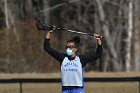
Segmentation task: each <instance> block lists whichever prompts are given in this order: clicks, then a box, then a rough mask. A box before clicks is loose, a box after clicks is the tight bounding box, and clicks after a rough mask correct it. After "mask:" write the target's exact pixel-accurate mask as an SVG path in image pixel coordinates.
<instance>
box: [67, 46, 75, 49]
mask: <svg viewBox="0 0 140 93" xmlns="http://www.w3.org/2000/svg"><path fill="white" fill-rule="evenodd" d="M67 48H70V49H72V48H76V46H66V49H67Z"/></svg>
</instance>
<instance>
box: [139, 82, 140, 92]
mask: <svg viewBox="0 0 140 93" xmlns="http://www.w3.org/2000/svg"><path fill="white" fill-rule="evenodd" d="M139 93H140V81H139Z"/></svg>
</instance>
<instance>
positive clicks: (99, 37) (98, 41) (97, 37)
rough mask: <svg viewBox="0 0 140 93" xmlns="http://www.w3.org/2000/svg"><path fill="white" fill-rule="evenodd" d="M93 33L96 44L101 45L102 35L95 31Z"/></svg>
mask: <svg viewBox="0 0 140 93" xmlns="http://www.w3.org/2000/svg"><path fill="white" fill-rule="evenodd" d="M93 35H94V38H95V39H96V40H97V44H98V45H101V44H102V42H101V38H102V36H101V35H99V34H96V33H94V34H93Z"/></svg>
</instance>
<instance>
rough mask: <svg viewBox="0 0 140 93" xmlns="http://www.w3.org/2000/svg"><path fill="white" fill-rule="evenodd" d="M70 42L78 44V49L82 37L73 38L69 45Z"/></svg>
mask: <svg viewBox="0 0 140 93" xmlns="http://www.w3.org/2000/svg"><path fill="white" fill-rule="evenodd" d="M69 42H74V43H75V44H76V47H77V48H78V47H79V44H80V37H79V36H76V37H74V38H72V39H71V40H69V41H67V43H69Z"/></svg>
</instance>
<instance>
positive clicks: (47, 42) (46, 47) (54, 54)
mask: <svg viewBox="0 0 140 93" xmlns="http://www.w3.org/2000/svg"><path fill="white" fill-rule="evenodd" d="M54 29H55V27H54V28H53V29H52V30H51V31H48V32H47V34H46V37H45V42H44V50H45V51H46V52H47V53H49V54H50V55H51V56H52V57H54V58H55V59H57V60H58V61H59V62H61V61H63V59H64V57H65V54H64V53H60V52H58V51H57V50H55V49H53V48H52V47H51V45H50V38H51V34H52V32H53V31H54Z"/></svg>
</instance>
